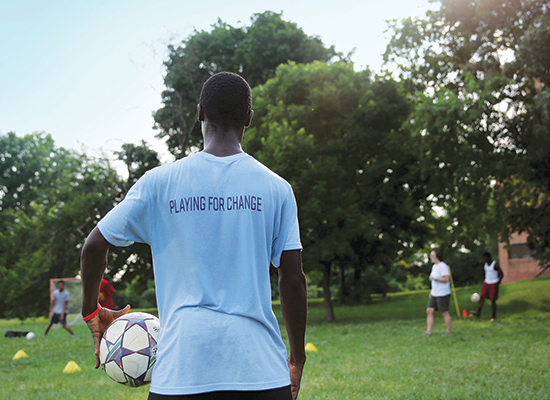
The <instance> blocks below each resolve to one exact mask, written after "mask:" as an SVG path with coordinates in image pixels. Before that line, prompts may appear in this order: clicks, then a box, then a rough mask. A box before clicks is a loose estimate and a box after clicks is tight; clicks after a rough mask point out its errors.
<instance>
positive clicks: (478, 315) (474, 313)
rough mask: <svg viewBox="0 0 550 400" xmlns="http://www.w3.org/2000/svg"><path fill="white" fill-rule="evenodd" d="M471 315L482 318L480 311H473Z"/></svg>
mask: <svg viewBox="0 0 550 400" xmlns="http://www.w3.org/2000/svg"><path fill="white" fill-rule="evenodd" d="M471 314H472V315H473V316H474V317H478V318H479V317H481V313H480V312H479V311H472V312H471Z"/></svg>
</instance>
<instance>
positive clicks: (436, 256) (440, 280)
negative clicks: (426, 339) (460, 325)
mask: <svg viewBox="0 0 550 400" xmlns="http://www.w3.org/2000/svg"><path fill="white" fill-rule="evenodd" d="M430 260H431V261H432V262H433V263H434V265H433V267H432V273H431V274H430V281H431V282H432V290H431V292H430V298H429V300H428V307H427V309H426V314H427V328H426V332H424V333H423V336H432V330H433V326H434V312H435V311H436V310H437V311H440V312H441V315H443V319H444V320H445V328H446V329H445V334H446V335H450V334H451V314H450V313H449V302H450V299H451V283H450V276H451V270H450V269H449V266H448V265H447V264H446V263H445V262H444V261H443V254H442V253H441V250H434V251H432V252H431V254H430Z"/></svg>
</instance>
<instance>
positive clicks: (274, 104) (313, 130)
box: [244, 62, 426, 319]
mask: <svg viewBox="0 0 550 400" xmlns="http://www.w3.org/2000/svg"><path fill="white" fill-rule="evenodd" d="M253 95H254V102H255V103H254V109H255V110H256V113H255V120H254V121H253V124H252V128H251V129H249V130H247V132H246V133H245V142H244V148H245V150H246V151H247V152H249V153H250V154H252V155H254V156H255V157H257V158H258V159H259V160H260V161H262V162H264V163H265V164H266V165H268V166H270V168H273V169H274V170H275V172H277V173H279V174H280V175H282V176H283V177H285V178H286V179H288V180H289V181H290V182H291V184H292V185H293V188H294V191H295V195H296V198H297V201H298V207H299V217H300V225H301V236H302V241H303V244H304V247H305V248H307V251H306V252H304V265H305V268H306V272H307V271H308V270H309V271H311V270H315V269H317V270H321V271H322V273H323V275H324V292H325V300H326V302H327V310H328V315H329V319H333V316H330V298H331V292H330V282H329V280H330V278H331V270H332V268H333V267H338V268H340V269H341V271H342V277H343V278H342V282H341V284H342V285H343V286H344V287H345V288H344V294H345V296H349V295H351V294H352V293H355V294H356V295H361V296H369V294H370V293H374V292H377V291H381V292H383V293H385V291H387V288H385V287H383V283H381V281H383V279H381V275H382V274H383V273H384V272H387V271H388V270H389V268H390V267H391V264H392V263H393V262H394V260H395V259H396V258H397V255H398V254H399V255H401V256H403V254H404V253H408V252H409V251H410V250H412V249H413V248H414V247H415V246H417V245H418V244H419V243H418V242H420V241H422V240H424V239H425V235H426V231H425V228H424V226H423V224H422V223H421V222H419V220H420V211H419V210H420V207H419V204H420V202H421V201H422V199H423V198H424V197H425V195H424V192H423V190H422V187H421V186H420V185H419V181H418V178H417V175H416V174H415V171H416V170H417V159H416V156H415V154H414V149H415V146H414V142H413V141H412V138H411V137H409V136H408V135H407V133H406V132H404V131H402V130H401V129H400V127H401V125H402V123H403V121H404V119H405V118H406V117H407V115H408V114H409V111H410V104H409V103H408V102H407V100H406V98H405V97H404V95H403V93H402V92H401V90H400V87H399V85H398V84H397V82H395V81H392V80H386V79H383V78H379V77H374V76H372V74H371V73H370V72H369V71H368V70H367V71H361V72H355V71H354V70H353V67H352V66H351V65H348V64H343V63H336V64H332V65H327V64H326V63H321V62H313V63H311V64H307V65H300V64H295V63H289V64H286V65H281V66H279V68H278V69H277V73H276V75H275V76H274V77H273V78H272V79H270V80H269V81H267V83H266V84H265V85H262V86H258V87H257V88H255V89H254V92H253ZM367 269H368V272H367V273H365V274H364V275H366V276H364V275H363V273H364V272H365V271H367ZM346 275H348V276H349V277H351V279H350V281H351V282H350V284H349V285H347V286H346V279H345V278H346V277H345V276H346ZM381 285H382V287H381Z"/></svg>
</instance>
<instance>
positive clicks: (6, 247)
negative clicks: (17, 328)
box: [0, 133, 120, 318]
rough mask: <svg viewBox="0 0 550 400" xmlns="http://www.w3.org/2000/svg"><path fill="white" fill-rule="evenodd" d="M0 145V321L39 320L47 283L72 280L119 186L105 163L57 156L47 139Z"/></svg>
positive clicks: (11, 138) (3, 140)
mask: <svg viewBox="0 0 550 400" xmlns="http://www.w3.org/2000/svg"><path fill="white" fill-rule="evenodd" d="M0 144H1V147H0V154H1V156H0V160H1V161H2V162H1V168H2V171H3V179H2V182H5V184H4V186H3V189H2V190H3V192H2V193H3V196H2V210H1V227H0V228H1V229H0V315H1V316H2V317H19V318H25V317H28V316H36V315H43V314H45V313H46V312H47V310H48V308H49V301H48V280H49V279H50V278H53V277H66V276H75V275H76V274H77V272H78V270H79V265H78V259H79V257H78V256H79V251H80V250H79V248H80V246H81V245H82V242H83V241H84V239H85V237H86V235H87V234H88V232H89V231H91V229H92V228H93V227H94V226H95V224H96V223H97V222H98V220H99V218H100V217H101V216H102V215H103V214H105V213H106V212H107V211H108V210H109V209H110V208H111V207H112V206H113V204H114V203H115V202H116V201H117V200H119V199H120V197H119V196H120V181H119V178H118V175H117V174H116V171H114V170H113V169H112V168H111V167H110V165H109V163H108V161H107V160H105V159H93V158H90V157H88V156H86V155H78V154H76V153H73V152H70V151H67V150H65V149H63V148H56V147H55V146H54V142H53V140H52V139H51V137H50V136H49V135H44V134H40V133H39V134H32V135H26V136H25V137H22V138H19V137H17V136H15V134H13V133H8V134H7V135H5V136H0ZM4 178H7V179H4ZM4 200H5V201H4Z"/></svg>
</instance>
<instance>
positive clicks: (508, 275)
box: [498, 233, 550, 283]
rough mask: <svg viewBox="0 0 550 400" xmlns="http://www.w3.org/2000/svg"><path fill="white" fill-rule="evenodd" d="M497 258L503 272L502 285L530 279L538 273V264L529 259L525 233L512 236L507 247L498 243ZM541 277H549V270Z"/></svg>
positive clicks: (529, 254)
mask: <svg viewBox="0 0 550 400" xmlns="http://www.w3.org/2000/svg"><path fill="white" fill-rule="evenodd" d="M498 258H499V264H500V267H501V268H502V272H504V279H503V280H502V283H512V282H517V281H523V280H525V279H532V278H535V277H536V276H537V274H538V273H539V272H540V265H539V263H538V262H537V261H536V260H533V259H532V258H531V252H530V251H529V247H527V234H525V233H523V234H513V235H512V237H511V238H510V244H509V245H507V244H506V243H499V245H498ZM543 275H550V270H546V272H545V273H544V274H543Z"/></svg>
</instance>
